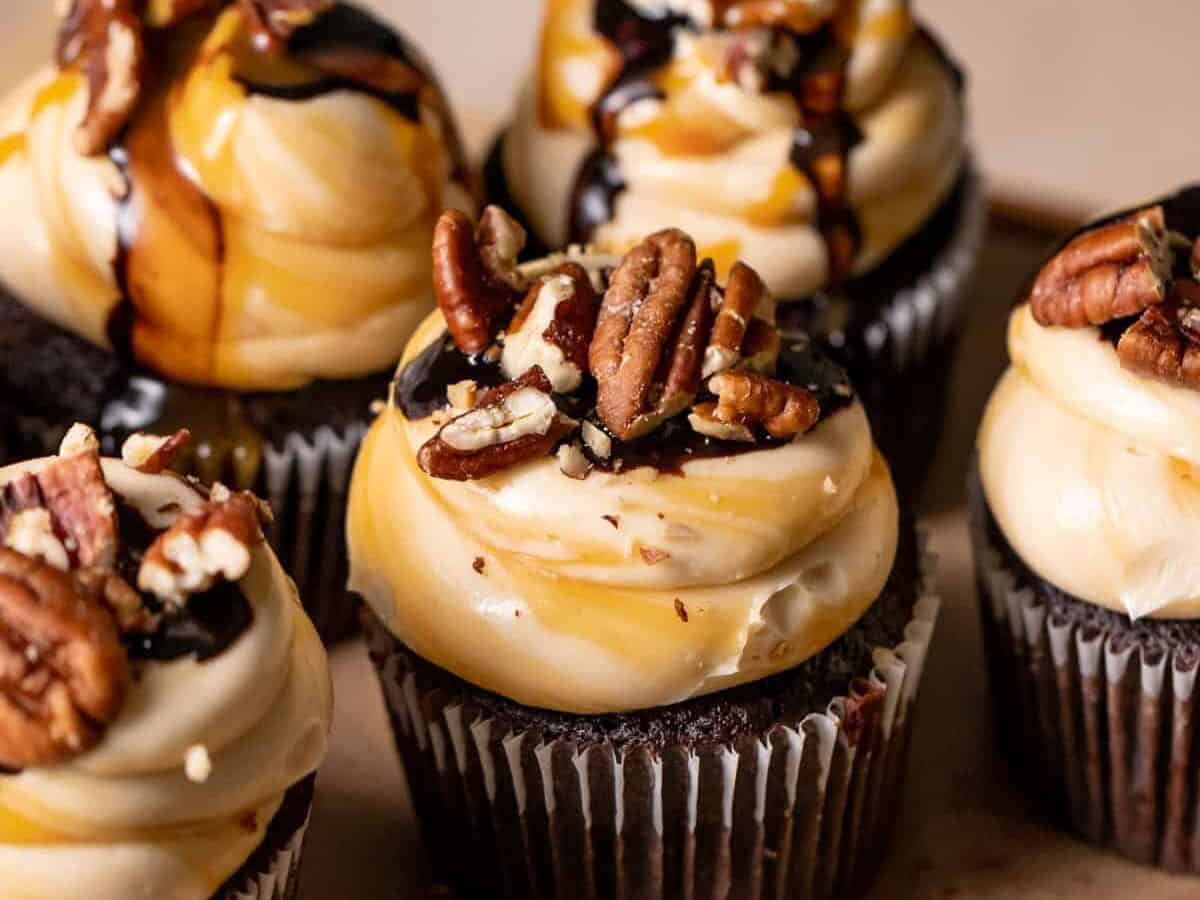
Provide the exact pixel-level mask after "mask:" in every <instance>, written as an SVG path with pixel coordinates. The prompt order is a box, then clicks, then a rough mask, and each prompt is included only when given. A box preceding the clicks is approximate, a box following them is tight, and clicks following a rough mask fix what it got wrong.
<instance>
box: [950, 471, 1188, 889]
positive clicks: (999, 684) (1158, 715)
mask: <svg viewBox="0 0 1200 900" xmlns="http://www.w3.org/2000/svg"><path fill="white" fill-rule="evenodd" d="M969 499H970V505H971V538H972V543H973V545H974V552H975V566H976V577H977V584H978V588H979V595H980V615H981V617H982V622H983V635H984V650H985V653H986V656H987V661H988V670H989V677H990V681H991V688H992V695H993V702H994V705H995V710H996V711H995V715H996V722H997V732H998V734H999V735H1000V736H1001V740H1002V743H1003V750H1004V751H1005V753H1006V755H1007V757H1008V759H1009V762H1010V764H1011V766H1012V768H1013V770H1014V772H1015V773H1016V774H1017V775H1018V776H1019V777H1020V778H1021V780H1022V781H1023V782H1024V783H1025V784H1026V786H1027V787H1028V789H1029V791H1030V795H1031V797H1034V798H1037V800H1038V801H1039V802H1041V803H1043V804H1044V805H1045V807H1046V811H1047V812H1048V813H1049V814H1050V815H1051V816H1053V817H1054V818H1055V819H1056V820H1058V821H1059V822H1061V823H1062V824H1063V825H1064V826H1065V827H1067V828H1068V829H1070V830H1072V831H1074V832H1076V833H1077V834H1079V835H1080V836H1081V837H1083V838H1085V839H1087V840H1088V841H1090V842H1092V843H1095V844H1098V845H1101V846H1104V847H1108V848H1110V849H1113V850H1116V851H1117V852H1119V853H1122V854H1124V855H1125V856H1127V857H1129V858H1131V859H1133V860H1136V861H1137V862H1140V863H1145V864H1147V865H1156V866H1160V867H1162V868H1165V869H1168V870H1171V871H1176V872H1187V873H1192V874H1200V823H1198V818H1197V809H1198V808H1200V769H1198V768H1197V766H1196V759H1197V754H1198V753H1200V728H1198V727H1197V726H1198V724H1200V690H1198V687H1200V686H1198V685H1197V673H1198V672H1200V623H1197V622H1183V621H1170V620H1154V619H1145V620H1139V621H1137V622H1134V621H1132V620H1131V619H1130V618H1129V617H1128V616H1124V615H1120V614H1118V613H1114V612H1112V611H1110V610H1107V609H1104V608H1101V607H1098V606H1093V605H1092V604H1090V603H1087V602H1085V601H1083V600H1081V599H1079V598H1077V597H1073V596H1071V595H1069V594H1067V593H1065V592H1063V591H1061V590H1059V589H1058V588H1056V587H1054V586H1053V585H1052V584H1050V583H1049V582H1047V581H1045V580H1044V579H1041V578H1039V577H1038V576H1037V575H1035V574H1033V573H1032V572H1031V571H1030V570H1029V569H1028V568H1027V567H1026V566H1025V564H1024V563H1023V562H1022V561H1021V559H1020V558H1019V557H1018V556H1017V555H1016V553H1015V551H1013V549H1012V548H1011V547H1010V546H1009V545H1008V543H1007V541H1006V540H1005V539H1004V537H1003V535H1002V534H1001V533H1000V531H999V528H998V527H997V525H996V523H995V521H994V520H993V519H992V517H991V513H990V512H989V510H988V508H987V502H986V500H985V499H984V497H983V491H982V487H981V485H980V483H979V476H978V473H977V472H973V473H972V475H971V478H970V483H969Z"/></svg>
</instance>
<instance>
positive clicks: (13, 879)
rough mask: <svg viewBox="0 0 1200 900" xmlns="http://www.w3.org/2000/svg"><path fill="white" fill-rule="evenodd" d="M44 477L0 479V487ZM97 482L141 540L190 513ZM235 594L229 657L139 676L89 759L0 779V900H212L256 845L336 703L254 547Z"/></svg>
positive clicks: (129, 481)
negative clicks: (240, 615) (246, 606)
mask: <svg viewBox="0 0 1200 900" xmlns="http://www.w3.org/2000/svg"><path fill="white" fill-rule="evenodd" d="M46 462H47V461H45V460H42V461H33V462H29V463H22V464H18V465H15V466H9V467H7V468H4V469H0V485H3V484H5V483H7V482H8V481H10V480H12V479H13V478H14V477H15V476H16V475H18V474H19V473H21V472H24V471H29V470H31V469H37V468H39V467H40V466H42V465H44V464H45V463H46ZM103 467H104V474H105V478H106V480H107V481H108V483H109V485H110V487H111V488H112V490H113V492H114V493H115V494H116V495H117V496H118V497H120V498H121V499H123V500H124V501H125V502H127V503H129V504H131V505H132V506H134V507H135V508H137V509H139V511H141V512H142V513H143V516H144V517H145V518H147V520H148V521H149V522H150V523H151V524H157V525H160V526H165V525H166V524H168V523H169V522H168V520H169V518H170V517H171V516H174V515H177V514H178V512H176V511H174V510H175V509H176V506H175V505H176V504H177V505H178V506H177V509H178V510H181V511H183V512H187V511H190V510H192V509H195V508H196V507H197V506H199V505H200V504H201V502H202V498H201V496H200V495H199V494H198V493H197V492H196V491H195V490H194V489H192V488H191V487H190V486H189V485H188V484H187V482H185V481H183V480H182V479H178V478H175V477H174V476H169V475H146V474H143V473H140V472H138V471H136V470H133V469H130V468H129V467H127V466H125V465H124V464H122V463H121V462H119V461H116V460H104V461H103ZM168 508H169V509H172V510H173V511H172V512H170V513H164V512H163V510H164V509H168ZM164 516H165V517H166V518H164ZM239 586H240V588H241V590H242V592H243V594H244V595H245V597H246V599H247V600H248V602H249V603H250V605H251V608H252V610H253V622H252V623H251V624H250V626H249V627H248V629H247V630H246V631H245V632H244V633H243V634H242V635H241V636H240V637H239V638H238V639H237V641H236V642H235V643H234V644H233V645H232V646H230V647H229V648H227V649H226V650H225V651H224V652H222V653H220V654H219V655H217V656H216V657H214V658H212V659H209V660H207V661H204V662H198V661H196V659H195V658H194V657H191V656H186V657H182V658H180V659H176V660H174V661H170V662H155V661H146V662H143V663H139V664H138V666H139V670H138V672H137V675H136V677H135V679H134V681H133V683H132V685H131V687H130V694H129V696H128V698H127V700H126V702H125V705H124V707H123V708H122V710H121V713H120V715H119V716H118V718H117V719H116V720H115V721H114V722H112V723H111V724H110V725H109V726H108V728H107V730H106V731H105V734H104V737H103V739H102V740H101V742H100V743H99V744H98V745H97V746H96V747H95V748H93V749H92V750H90V751H88V752H87V753H85V754H83V755H81V756H78V757H76V758H75V759H73V760H71V761H69V762H67V763H64V764H60V765H57V766H52V767H44V768H42V767H39V768H30V769H26V770H24V771H22V772H20V773H18V774H14V775H3V776H0V884H3V885H4V894H5V896H6V897H14V898H20V900H51V898H54V900H72V898H79V900H83V898H88V900H129V898H132V897H153V898H156V900H208V898H209V897H211V896H212V895H213V893H214V892H215V891H216V890H217V889H218V888H219V887H220V885H221V884H222V883H224V882H225V880H226V879H228V878H229V877H230V876H231V875H232V874H233V873H234V872H235V871H236V870H237V869H238V868H239V867H240V866H241V865H242V864H243V863H244V862H245V861H246V859H247V858H248V857H249V856H250V854H251V853H252V852H253V851H254V849H255V848H256V847H257V846H258V845H259V844H260V843H261V842H262V840H263V835H264V833H265V829H266V826H267V824H268V823H269V821H270V820H271V818H272V816H273V815H274V814H275V812H276V810H277V809H278V808H279V805H280V802H281V800H282V797H283V794H284V793H285V792H286V791H287V790H288V788H289V787H291V786H292V785H294V784H296V783H297V782H299V781H301V780H302V779H303V778H304V777H306V776H307V775H308V774H310V773H311V772H313V771H315V769H316V768H317V766H318V765H319V764H320V762H321V760H322V759H323V758H324V755H325V750H326V742H327V736H328V732H329V727H330V721H331V710H332V688H331V684H330V680H329V671H328V665H327V662H326V659H325V652H324V649H323V647H322V645H321V642H320V640H319V638H318V637H317V635H316V632H315V630H314V629H313V627H312V625H311V623H310V622H309V621H308V619H307V617H306V616H305V615H304V614H303V611H302V609H301V607H300V604H299V601H298V598H297V597H296V593H295V588H294V587H293V586H292V584H291V581H290V580H289V579H288V577H287V576H286V574H285V573H284V572H283V570H282V569H281V568H280V566H279V563H278V561H277V560H276V559H275V557H274V554H272V553H271V551H270V550H269V549H267V548H266V546H265V545H260V546H258V547H257V548H255V550H254V551H253V559H252V563H251V567H250V569H249V571H248V572H247V574H246V576H245V577H244V578H243V579H242V580H241V582H240V583H239ZM197 747H203V748H204V751H203V753H204V755H205V756H206V757H207V758H208V760H210V761H211V772H209V773H207V774H208V777H207V779H205V780H203V781H202V782H201V781H193V780H192V779H191V778H189V777H188V776H189V771H188V769H189V767H188V765H187V759H188V757H189V754H190V753H191V752H193V749H194V748H197ZM191 774H192V775H193V776H194V775H195V773H194V772H192V773H191Z"/></svg>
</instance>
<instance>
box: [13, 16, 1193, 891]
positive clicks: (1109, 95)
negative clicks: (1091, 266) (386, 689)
mask: <svg viewBox="0 0 1200 900" xmlns="http://www.w3.org/2000/svg"><path fill="white" fill-rule="evenodd" d="M49 5H50V4H49V0H0V38H2V42H3V43H2V50H0V83H3V82H5V81H8V80H11V79H13V78H16V77H18V75H19V73H21V72H24V71H28V69H29V68H30V67H32V66H34V65H37V64H38V63H39V62H41V61H42V60H44V59H45V58H46V52H47V48H48V46H49V44H48V42H49V39H50V23H49V17H48V13H47V9H48V7H49ZM376 5H379V6H383V7H386V8H387V10H388V11H389V13H390V14H392V15H394V16H395V17H396V18H397V20H398V21H401V22H402V23H403V24H404V27H405V29H406V30H407V31H408V32H409V33H410V35H412V36H413V37H414V38H416V39H417V40H418V41H419V42H420V43H421V44H422V45H423V46H424V47H425V48H426V50H427V51H428V52H429V54H430V55H431V56H432V57H433V58H434V59H435V60H436V62H437V63H438V66H439V68H440V70H441V71H442V73H443V76H444V78H445V79H446V81H447V82H448V85H449V87H450V90H451V92H452V94H453V95H454V97H455V99H456V101H457V102H458V104H459V107H460V109H461V110H462V112H463V117H464V119H465V120H466V121H467V123H468V126H469V131H471V133H472V135H473V137H474V142H475V144H476V145H477V146H480V145H482V143H483V141H484V139H485V137H486V135H487V134H488V133H489V132H490V131H491V127H492V123H493V122H494V120H495V118H496V117H497V116H499V115H502V113H503V110H504V108H505V107H506V106H507V103H508V96H509V92H510V85H511V83H512V81H513V79H514V77H515V76H516V74H517V73H518V72H520V71H521V70H522V69H523V68H524V65H525V59H526V54H527V52H528V48H529V46H530V41H531V37H532V32H533V29H534V28H535V26H536V22H535V19H536V8H537V7H538V6H539V5H540V4H539V0H490V2H487V0H473V2H472V0H439V2H436V3H428V2H417V0H408V2H404V0H393V2H386V3H381V4H376ZM918 6H919V8H920V9H922V10H923V11H924V12H925V14H926V15H927V16H928V17H929V18H930V19H931V20H932V21H934V22H935V24H936V26H937V27H938V28H939V29H940V30H942V31H943V32H944V34H945V36H946V38H947V40H948V42H949V43H950V45H951V46H952V47H953V48H954V49H955V51H956V52H958V53H959V55H960V56H961V57H963V58H964V59H965V60H967V61H968V64H969V67H970V69H971V73H972V83H973V96H974V100H975V110H976V135H977V142H978V144H979V146H980V148H981V151H982V156H983V159H984V162H985V165H986V168H987V170H988V173H989V175H990V177H991V180H992V185H993V187H994V189H995V191H996V195H997V197H998V198H999V199H1000V201H1002V205H1003V206H1005V207H1006V208H1007V207H1011V206H1013V205H1014V204H1015V205H1017V206H1019V207H1020V208H1021V209H1022V210H1023V211H1024V212H1025V213H1028V212H1030V211H1032V212H1033V213H1035V214H1037V216H1039V217H1040V218H1042V219H1045V218H1047V217H1049V218H1052V219H1062V218H1068V219H1069V218H1073V217H1076V216H1079V215H1082V214H1084V213H1086V212H1088V211H1090V210H1092V209H1095V208H1099V207H1106V206H1114V205H1118V204H1126V203H1129V202H1133V201H1135V200H1138V199H1141V198H1142V197H1143V196H1144V195H1146V194H1149V193H1152V192H1155V191H1160V190H1164V189H1166V188H1168V187H1170V186H1173V185H1175V184H1178V183H1180V182H1182V181H1185V180H1186V179H1187V178H1188V177H1189V176H1190V175H1191V174H1192V172H1193V171H1195V168H1196V166H1195V165H1194V160H1196V158H1197V156H1198V155H1200V150H1198V149H1197V148H1200V140H1198V139H1200V116H1197V108H1198V107H1197V104H1196V103H1195V101H1194V100H1193V97H1194V90H1195V88H1194V87H1193V82H1192V80H1191V79H1192V78H1193V77H1194V75H1195V60H1196V58H1197V53H1196V50H1195V47H1196V43H1195V41H1196V37H1195V36H1196V33H1197V31H1198V30H1200V29H1198V28H1197V26H1200V3H1196V0H1144V2H1141V3H1129V2H1117V0H1054V2H1048V0H1008V2H1005V3H995V2H990V3H985V2H979V0H928V2H925V3H918ZM1045 239H1046V235H1045V234H1044V233H1040V232H1036V231H1031V230H1027V229H1016V228H1013V227H1011V226H997V227H996V228H995V229H994V230H993V234H992V238H991V240H990V242H989V245H988V249H987V252H986V254H985V258H984V264H983V267H982V270H981V272H980V275H979V277H978V278H977V286H976V288H975V289H974V291H973V293H972V297H971V303H972V306H973V308H974V313H973V319H972V324H971V328H970V330H969V333H968V335H967V348H966V352H964V354H963V355H962V359H964V360H970V362H971V365H970V367H966V366H962V365H960V371H959V372H958V373H956V377H955V378H954V380H953V385H954V386H953V391H954V399H953V404H952V409H951V414H950V427H949V433H948V435H947V438H946V440H945V441H944V442H943V444H942V446H941V447H940V449H939V453H938V458H937V460H936V464H935V475H934V478H933V481H932V484H931V487H930V490H929V491H928V492H927V494H926V496H925V498H924V505H925V507H926V509H925V511H926V513H927V516H928V518H927V521H928V523H929V524H930V526H931V529H932V533H933V539H934V546H935V549H936V550H937V552H938V553H939V554H940V555H941V557H942V566H941V575H942V584H943V592H944V594H945V598H946V603H945V607H944V612H943V619H942V622H941V625H940V630H939V635H938V640H937V642H936V643H935V648H934V652H933V654H932V656H931V659H930V663H929V668H928V671H927V675H926V679H927V680H926V685H925V692H924V698H923V699H924V703H923V711H922V728H921V730H920V733H919V736H918V742H917V747H916V760H915V762H914V766H913V771H912V777H911V779H910V783H909V790H908V802H907V804H906V809H905V812H904V816H903V819H902V821H901V822H900V823H899V827H898V829H897V840H896V844H895V846H894V847H893V850H892V852H891V854H890V856H889V858H888V861H887V866H886V869H885V872H884V875H883V876H882V878H881V879H880V883H879V886H878V888H877V889H876V891H875V892H874V895H873V897H872V900H907V898H921V900H926V898H928V900H934V898H951V897H961V898H979V900H1016V898H1021V900H1051V898H1075V897H1088V898H1093V900H1109V898H1112V900H1116V898H1122V900H1124V898H1127V897H1155V898H1162V900H1182V898H1185V897H1188V898H1195V897H1200V882H1197V881H1190V880H1182V879H1172V878H1169V877H1167V876H1164V875H1160V874H1158V873H1154V872H1151V871H1149V870H1145V869H1141V868H1138V867H1136V866H1133V865H1130V864H1127V863H1124V862H1121V861H1118V860H1115V859H1113V858H1111V857H1109V856H1107V855H1105V854H1102V853H1099V852H1096V851H1094V850H1091V849H1089V848H1087V847H1084V846H1083V845H1081V844H1078V843H1076V842H1075V841H1073V840H1072V839H1070V838H1068V837H1066V836H1063V835H1060V834H1057V833H1055V832H1053V831H1052V830H1050V829H1048V828H1046V827H1044V826H1042V825H1039V824H1035V823H1034V822H1033V821H1032V820H1031V818H1030V816H1029V814H1028V812H1027V811H1026V809H1025V806H1024V803H1023V801H1022V799H1021V797H1020V794H1019V793H1017V792H1016V791H1015V790H1014V789H1013V787H1012V785H1011V784H1010V782H1009V779H1008V777H1007V775H1006V773H1005V771H1004V768H1003V766H1002V765H1001V764H1000V763H999V762H998V761H997V760H996V759H995V758H994V755H993V754H992V752H991V746H992V733H991V729H992V724H991V718H990V715H989V713H988V710H987V708H986V696H985V686H984V680H983V674H982V667H981V665H980V662H979V659H980V657H979V654H980V649H979V637H978V633H977V627H976V621H975V617H976V610H975V605H974V597H973V589H972V587H971V576H970V568H969V561H968V557H967V547H966V536H965V533H964V530H963V522H962V512H961V493H962V491H961V483H962V472H963V468H964V466H965V462H966V458H967V454H968V453H969V449H970V445H971V439H972V434H973V432H974V428H975V423H976V422H977V420H978V415H979V411H980V409H981V407H982V403H983V401H984V399H985V397H986V394H987V390H988V388H989V386H990V385H991V383H992V382H993V381H994V379H995V377H996V375H997V374H998V372H999V371H1000V369H1001V367H1002V365H1003V351H1002V346H1001V344H1000V335H1001V334H1002V322H1003V317H1004V309H1005V307H1006V305H1007V302H1008V299H1009V297H1010V296H1011V293H1012V291H1013V290H1014V288H1015V286H1016V284H1017V282H1019V280H1020V279H1021V277H1022V276H1023V274H1024V273H1025V271H1026V270H1027V269H1028V267H1029V266H1030V265H1031V264H1032V263H1033V261H1034V260H1036V258H1037V254H1038V252H1039V248H1040V247H1041V245H1042V244H1043V242H1044V241H1045ZM333 663H334V670H335V680H336V687H337V695H338V712H337V717H336V722H335V728H334V740H333V749H332V753H331V756H330V758H329V761H328V763H327V765H326V766H325V768H324V770H323V771H322V774H321V781H320V787H319V791H318V798H317V805H316V810H315V813H314V819H313V825H312V831H311V835H312V839H311V843H310V849H309V854H308V860H307V864H306V868H305V888H306V896H307V897H308V898H309V900H342V898H347V900H350V898H353V900H360V898H361V900H373V898H389V900H397V898H398V900H416V898H420V897H423V896H424V888H423V883H422V878H423V875H422V863H421V853H420V847H419V840H418V838H417V836H416V833H415V831H414V829H413V827H412V823H411V820H410V813H409V811H408V805H407V799H406V790H405V787H404V782H403V779H402V777H401V774H400V771H399V769H398V767H397V765H396V764H395V761H394V756H393V753H392V749H391V747H390V744H389V737H388V733H387V727H386V723H385V720H384V715H383V711H382V708H381V704H380V700H379V695H378V690H377V687H376V685H375V683H374V680H373V677H372V676H371V673H370V671H369V667H368V664H367V662H366V659H365V654H364V653H363V652H362V649H361V647H359V646H358V645H356V644H350V645H346V646H343V647H340V648H338V649H337V650H336V651H335V652H334V654H333Z"/></svg>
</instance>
